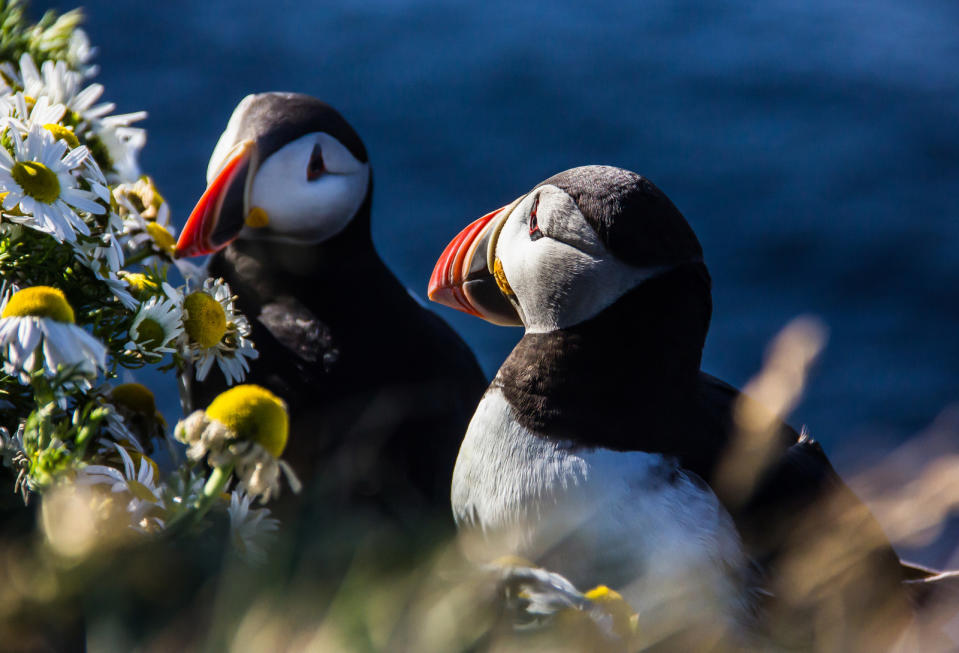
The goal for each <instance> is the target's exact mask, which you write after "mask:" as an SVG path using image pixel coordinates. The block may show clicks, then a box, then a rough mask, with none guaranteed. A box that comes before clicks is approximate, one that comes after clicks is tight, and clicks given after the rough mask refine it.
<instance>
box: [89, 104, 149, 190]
mask: <svg viewBox="0 0 959 653" xmlns="http://www.w3.org/2000/svg"><path fill="white" fill-rule="evenodd" d="M146 117H147V112H146V111H136V112H134V113H123V114H117V115H115V116H107V117H106V118H103V119H102V120H99V121H97V123H96V124H95V125H94V132H95V133H96V135H97V136H98V137H99V139H100V141H101V142H102V143H103V144H104V146H106V148H107V155H108V156H109V157H110V164H111V165H112V167H113V175H112V177H113V180H114V181H120V182H128V181H132V180H134V179H137V178H138V177H139V176H140V164H139V162H138V161H137V158H138V156H139V154H140V150H142V149H143V146H144V145H146V142H147V132H146V130H145V129H142V128H140V127H131V126H130V123H133V122H137V121H140V120H144V119H145V118H146Z"/></svg>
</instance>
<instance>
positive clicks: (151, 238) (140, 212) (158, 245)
mask: <svg viewBox="0 0 959 653" xmlns="http://www.w3.org/2000/svg"><path fill="white" fill-rule="evenodd" d="M113 198H114V200H115V201H116V204H117V214H118V215H119V216H120V217H121V219H122V220H123V227H122V229H123V231H122V233H123V236H124V238H125V239H126V242H127V247H128V248H129V249H130V250H131V251H136V250H138V249H140V248H141V247H143V246H150V247H152V248H153V249H154V250H156V251H158V252H163V253H164V254H165V255H166V257H167V258H168V259H172V258H173V250H174V248H175V246H176V238H175V237H174V235H175V233H176V230H175V229H174V227H173V225H172V224H171V223H170V207H169V206H168V205H167V203H166V201H165V200H164V199H163V196H162V195H160V193H159V192H158V191H157V190H156V186H155V185H154V184H153V180H152V179H150V178H149V177H141V178H140V179H138V180H137V181H136V182H135V183H129V184H120V185H118V186H117V187H116V188H114V189H113ZM146 260H147V259H145V261H146Z"/></svg>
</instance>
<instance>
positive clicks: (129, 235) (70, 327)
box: [0, 0, 295, 556]
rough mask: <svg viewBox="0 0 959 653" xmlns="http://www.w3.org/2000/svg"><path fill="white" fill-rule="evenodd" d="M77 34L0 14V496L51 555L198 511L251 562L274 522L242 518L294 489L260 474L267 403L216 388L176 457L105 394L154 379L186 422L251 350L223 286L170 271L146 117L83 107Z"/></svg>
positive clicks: (141, 396) (277, 418) (124, 404)
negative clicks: (213, 381)
mask: <svg viewBox="0 0 959 653" xmlns="http://www.w3.org/2000/svg"><path fill="white" fill-rule="evenodd" d="M80 20H81V15H80V13H79V12H78V11H71V12H68V13H65V14H63V15H60V16H59V17H57V16H55V15H53V14H52V13H51V14H47V15H46V16H44V18H43V19H42V20H41V21H40V22H39V23H37V24H29V22H28V21H27V20H26V18H25V14H24V2H23V1H22V0H10V1H7V2H0V278H2V285H0V363H2V366H0V454H2V459H3V465H4V466H5V467H6V468H7V470H8V471H7V472H6V473H5V475H3V476H0V478H4V479H5V480H7V481H8V482H9V484H10V487H7V488H4V491H6V492H9V491H10V490H15V491H16V492H18V493H19V494H20V496H21V497H22V500H23V502H24V503H27V502H29V501H30V499H31V496H32V495H42V497H43V499H44V500H43V502H42V506H43V508H42V511H43V512H42V519H41V520H40V524H41V527H42V529H43V532H44V535H45V539H46V541H47V543H48V545H49V546H50V548H51V549H52V550H53V551H54V552H55V553H56V554H58V555H65V556H79V555H83V554H86V553H88V552H90V551H92V550H94V549H96V548H100V549H102V548H103V547H102V545H103V543H104V542H118V541H123V542H126V541H130V539H131V538H132V539H134V540H135V539H136V538H143V537H146V536H150V535H155V534H157V533H160V532H173V533H177V532H180V530H181V529H189V528H193V527H195V526H196V525H197V524H199V523H200V522H201V521H202V519H203V518H204V516H206V515H207V514H208V512H209V511H210V510H211V509H215V510H222V511H224V512H228V514H229V515H230V518H231V533H232V534H233V539H234V541H235V542H236V543H237V544H238V545H239V547H240V549H241V550H242V551H245V552H246V553H248V554H251V555H254V556H255V555H256V554H258V553H261V552H262V542H259V541H258V540H260V539H261V538H262V537H263V536H264V535H268V534H269V533H270V531H272V530H275V529H276V526H277V523H276V520H274V519H272V518H270V517H268V511H267V509H265V508H259V509H254V508H251V501H252V500H253V499H256V498H260V500H261V501H266V500H267V499H269V498H270V497H271V496H275V495H276V493H277V492H278V489H279V476H280V471H281V470H286V471H287V472H288V476H289V477H290V479H291V481H292V483H293V484H294V485H295V479H293V477H292V473H291V472H289V468H288V467H286V466H285V464H284V463H282V462H281V461H278V460H277V459H278V457H279V455H280V454H281V453H282V451H283V447H284V445H285V443H286V436H287V429H288V426H287V414H286V407H285V405H284V404H283V402H282V401H281V400H280V399H278V398H277V397H275V396H274V395H272V394H271V393H269V392H268V391H266V390H264V389H262V388H259V387H256V386H237V387H234V388H232V389H230V390H229V391H227V392H226V393H224V394H223V395H221V397H220V398H219V399H217V401H215V402H214V403H213V404H211V406H210V407H209V408H208V409H207V410H206V411H196V412H195V413H194V414H192V415H191V416H190V417H189V418H188V419H187V420H185V421H184V422H183V423H181V424H180V425H179V426H178V427H177V428H176V429H175V433H176V437H177V438H178V439H180V440H181V441H182V442H184V443H186V444H189V448H188V449H187V450H186V456H185V457H184V455H183V453H182V449H183V448H182V447H181V446H179V445H177V444H176V443H175V442H173V437H172V436H171V429H170V428H168V424H167V422H166V421H165V419H164V417H163V416H162V415H161V414H160V413H159V412H158V411H157V407H156V402H155V400H154V396H153V394H152V392H151V391H150V390H149V389H148V388H146V387H145V386H143V385H141V384H138V383H132V382H128V383H119V382H118V380H119V379H120V378H121V377H122V376H132V371H133V370H138V369H140V368H153V369H155V370H158V371H160V372H164V373H165V376H164V377H161V378H167V379H169V381H170V391H172V388H173V387H175V380H177V379H178V380H179V386H180V390H181V400H182V401H183V402H184V407H185V408H186V407H187V406H188V401H187V398H188V394H187V392H186V387H187V384H188V383H189V381H190V379H191V378H193V377H196V378H197V379H200V380H202V379H204V378H205V377H206V376H207V375H208V374H211V373H222V374H223V375H224V376H225V378H226V380H227V383H229V384H233V383H237V382H239V381H242V380H243V378H244V376H245V374H246V372H247V370H248V361H249V360H250V359H252V358H255V357H256V350H255V349H254V347H253V343H252V342H251V341H250V339H249V333H250V326H249V324H248V322H247V320H246V318H245V317H244V316H243V315H241V314H240V313H239V312H238V311H237V310H236V308H235V306H234V297H233V296H232V294H231V292H230V289H229V287H228V286H227V285H226V284H225V283H224V282H223V281H222V280H213V279H204V278H203V276H204V275H203V272H202V270H201V269H199V268H196V267H195V266H190V265H189V264H185V263H182V262H177V261H175V260H174V258H173V251H174V243H175V239H174V235H175V234H174V227H173V226H172V224H171V222H170V210H169V207H168V205H167V203H166V202H165V201H164V199H163V196H162V195H161V194H160V193H159V192H158V190H157V188H156V186H155V185H154V183H153V181H152V180H151V179H150V178H149V177H146V176H142V175H141V174H140V170H139V166H138V164H137V157H138V153H139V151H140V149H141V148H142V147H143V145H144V144H145V141H146V133H145V131H144V130H143V129H142V128H140V127H136V126H134V124H135V123H137V122H139V121H141V120H142V119H144V118H145V117H146V114H145V113H144V112H137V113H129V114H119V115H117V114H113V111H114V108H115V106H114V105H113V104H112V103H109V102H102V101H101V96H102V95H103V91H104V89H103V86H102V85H100V84H97V83H92V82H91V81H90V80H91V78H92V77H93V76H94V75H95V74H96V72H97V70H96V67H95V66H93V65H92V64H91V57H92V56H93V54H94V50H93V49H92V48H91V47H90V44H89V41H88V39H87V37H86V35H85V34H84V32H83V31H82V30H81V29H79V28H78V24H79V22H80ZM180 279H182V283H178V281H177V280H180ZM214 363H215V364H216V366H217V367H218V368H219V372H214V371H213V369H212V368H213V367H214ZM158 463H159V464H158ZM211 468H212V469H211ZM162 469H166V470H168V471H166V472H165V473H164V472H162V471H161V470H162ZM233 479H236V484H235V487H234V489H233V491H232V496H229V495H227V494H225V491H226V490H227V489H229V486H230V483H231V481H232V480H233Z"/></svg>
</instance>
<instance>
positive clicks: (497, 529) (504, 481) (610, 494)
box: [452, 389, 747, 634]
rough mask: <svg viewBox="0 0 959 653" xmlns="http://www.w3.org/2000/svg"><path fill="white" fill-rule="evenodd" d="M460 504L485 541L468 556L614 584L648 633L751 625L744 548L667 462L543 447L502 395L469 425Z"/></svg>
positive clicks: (702, 494) (728, 523)
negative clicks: (521, 562)
mask: <svg viewBox="0 0 959 653" xmlns="http://www.w3.org/2000/svg"><path fill="white" fill-rule="evenodd" d="M597 419H601V416H597ZM452 504H453V512H454V516H455V518H456V521H457V524H458V525H459V526H460V527H461V529H465V530H474V529H475V530H476V532H479V533H481V534H482V537H481V538H479V539H480V540H481V541H482V543H483V544H482V546H480V547H478V548H473V549H472V550H471V555H474V556H480V557H483V558H485V559H486V560H489V559H493V558H495V557H497V556H499V555H504V554H507V553H509V554H515V555H519V556H522V557H524V558H527V559H530V560H533V561H535V562H537V563H538V564H541V565H543V566H544V567H546V568H548V569H550V570H552V571H556V572H559V573H561V574H563V575H564V576H566V577H567V578H569V579H570V580H571V581H572V582H573V583H574V584H576V585H577V586H578V587H580V588H581V589H588V588H590V587H593V586H595V585H599V584H605V585H608V586H610V587H612V588H614V589H617V590H619V591H620V592H621V593H623V595H624V597H625V598H626V599H627V601H629V603H630V605H632V607H633V608H635V609H636V610H638V612H639V614H640V619H641V629H642V628H643V627H645V628H647V629H648V630H647V631H646V632H648V633H650V634H652V633H660V631H662V630H663V629H666V631H670V630H671V629H672V628H673V627H675V628H686V627H688V624H689V622H690V620H692V621H695V622H698V623H700V624H711V623H716V624H717V625H720V627H723V628H725V626H730V625H732V624H734V623H736V622H739V621H741V620H742V619H744V618H745V613H746V608H747V605H746V603H745V592H744V591H743V587H742V579H741V575H742V573H743V571H744V569H745V567H746V565H745V557H744V554H743V551H742V546H741V543H740V540H739V536H738V534H737V532H736V529H735V527H734V525H733V522H732V519H731V518H730V516H729V514H728V513H727V512H726V510H725V509H724V508H723V507H722V506H721V505H720V504H719V502H718V500H717V499H716V496H715V495H714V494H713V493H712V491H710V490H709V488H708V487H706V486H705V485H703V484H702V483H697V482H695V480H693V479H692V478H690V477H689V476H688V475H686V474H685V473H683V472H682V471H681V470H677V468H676V467H675V465H674V464H673V463H672V462H671V461H670V460H668V459H666V458H664V457H663V456H662V455H660V454H650V453H644V452H638V451H634V452H620V451H611V450H607V449H586V448H573V447H571V446H570V445H568V444H567V443H562V442H555V441H551V440H548V439H546V438H542V437H537V436H535V435H533V434H531V433H529V432H528V431H526V430H525V429H524V428H523V427H522V426H521V425H520V424H519V423H518V422H517V421H516V420H515V419H514V413H513V409H512V407H511V406H510V405H509V403H508V402H507V401H506V399H505V397H503V395H502V393H500V392H499V391H498V390H495V389H493V390H490V391H488V392H487V394H486V396H485V397H484V398H483V400H482V401H481V402H480V405H479V407H478V408H477V410H476V413H475V415H474V416H473V420H472V421H471V422H470V425H469V428H468V430H467V433H466V437H465V439H464V440H463V444H462V446H461V448H460V453H459V457H458V458H457V461H456V468H455V470H454V472H453V485H452ZM473 546H474V547H475V546H476V543H475V542H474V543H473ZM681 623H682V624H685V625H683V626H679V625H678V624H681Z"/></svg>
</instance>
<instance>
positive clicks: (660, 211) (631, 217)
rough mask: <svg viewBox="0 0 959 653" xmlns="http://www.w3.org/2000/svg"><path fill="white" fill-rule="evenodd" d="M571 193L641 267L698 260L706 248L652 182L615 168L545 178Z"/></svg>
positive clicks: (617, 252) (619, 251)
mask: <svg viewBox="0 0 959 653" xmlns="http://www.w3.org/2000/svg"><path fill="white" fill-rule="evenodd" d="M548 184H549V185H553V186H556V187H557V188H559V189H560V190H562V191H564V192H565V193H566V194H567V195H569V196H570V197H571V198H572V199H573V201H574V202H576V205H577V206H578V207H579V210H580V212H581V213H582V214H583V217H585V218H586V221H587V222H588V223H589V224H590V226H592V228H593V229H594V230H595V231H596V233H597V235H599V237H600V240H602V242H603V244H604V245H605V246H606V249H607V250H609V251H610V252H611V253H612V254H613V255H614V256H616V257H617V258H619V259H621V260H623V261H625V262H626V263H629V264H631V265H635V266H637V267H652V266H658V265H676V264H679V263H687V262H689V263H692V262H700V261H702V259H703V250H702V247H701V246H700V244H699V240H697V238H696V234H695V233H694V232H693V230H692V227H690V226H689V223H688V222H686V218H684V217H683V214H682V213H680V212H679V209H677V208H676V206H675V205H674V204H673V203H672V202H671V201H670V200H669V198H668V197H666V194H665V193H663V191H661V190H659V188H657V187H656V185H655V184H653V182H651V181H649V180H648V179H646V178H645V177H643V176H642V175H638V174H636V173H635V172H630V171H629V170H623V169H622V168H614V167H612V166H597V165H592V166H582V167H579V168H571V169H570V170H565V171H563V172H560V173H559V174H556V175H553V176H552V177H550V178H549V179H547V180H545V181H544V182H542V183H541V184H540V186H545V185H548Z"/></svg>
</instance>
